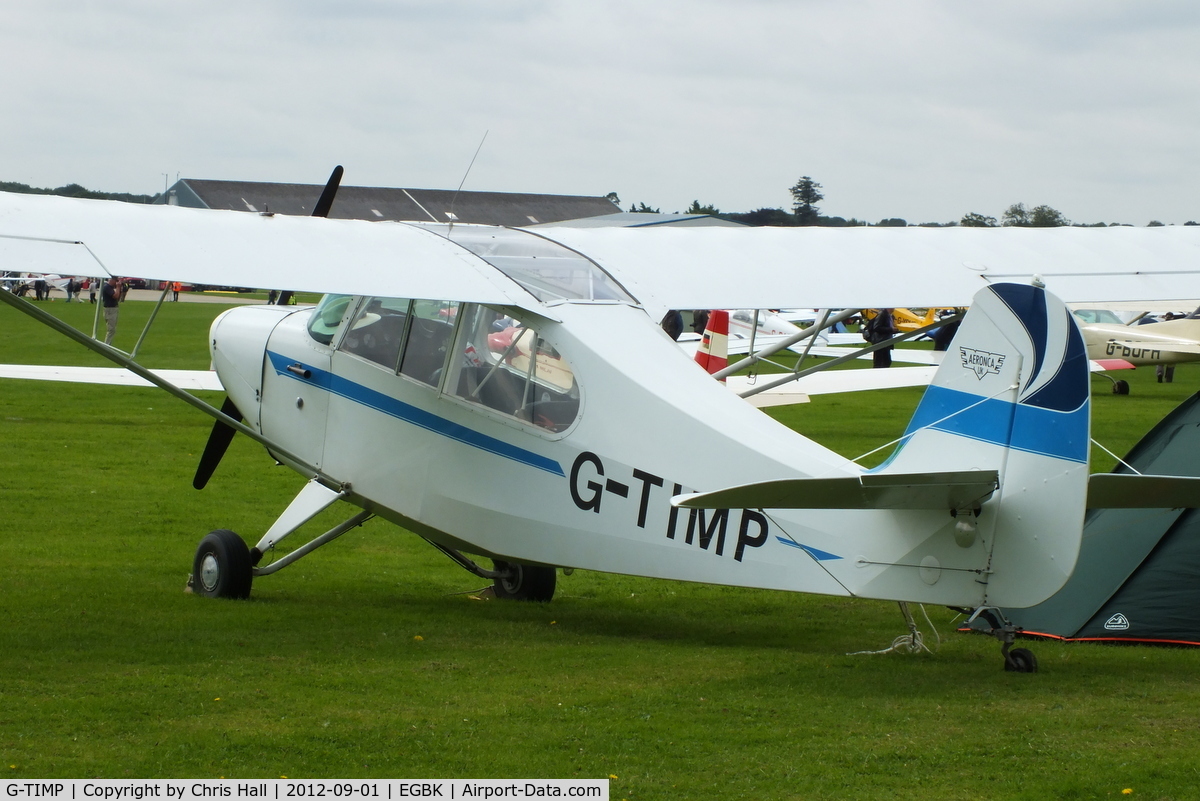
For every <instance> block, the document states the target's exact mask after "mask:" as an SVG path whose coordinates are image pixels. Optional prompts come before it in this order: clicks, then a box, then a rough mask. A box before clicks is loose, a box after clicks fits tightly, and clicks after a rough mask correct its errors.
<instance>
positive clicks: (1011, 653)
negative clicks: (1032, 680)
mask: <svg viewBox="0 0 1200 801" xmlns="http://www.w3.org/2000/svg"><path fill="white" fill-rule="evenodd" d="M967 627H968V628H969V629H971V630H972V631H978V632H980V633H981V634H988V635H991V636H992V637H995V638H996V639H997V640H999V641H1000V653H1001V655H1002V656H1003V657H1004V669H1005V670H1006V671H1009V672H1012V673H1037V669H1038V663H1037V657H1035V656H1034V655H1033V651H1030V650H1029V649H1028V648H1013V647H1012V646H1013V642H1015V641H1016V639H1017V627H1016V626H1014V625H1013V624H1012V623H1011V622H1010V621H1009V619H1008V618H1006V617H1005V616H1004V613H1003V612H1001V611H1000V610H999V609H997V608H996V607H994V606H981V607H979V608H978V609H976V610H975V611H974V612H973V613H972V614H971V617H970V618H968V619H967Z"/></svg>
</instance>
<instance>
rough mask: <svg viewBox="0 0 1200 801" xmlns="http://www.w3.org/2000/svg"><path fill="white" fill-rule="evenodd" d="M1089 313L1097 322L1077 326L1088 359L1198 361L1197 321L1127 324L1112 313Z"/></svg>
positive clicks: (1199, 327) (1199, 324) (1199, 332)
mask: <svg viewBox="0 0 1200 801" xmlns="http://www.w3.org/2000/svg"><path fill="white" fill-rule="evenodd" d="M1088 311H1090V312H1091V315H1090V316H1092V317H1094V318H1096V320H1097V321H1096V322H1081V323H1080V328H1081V329H1082V330H1083V341H1084V342H1085V343H1086V344H1087V349H1088V356H1089V358H1092V359H1098V360H1099V359H1121V360H1124V361H1127V362H1129V363H1130V364H1134V365H1145V364H1177V363H1179V362H1194V361H1200V319H1197V318H1195V317H1185V318H1181V319H1178V320H1161V321H1159V322H1154V323H1145V324H1144V325H1127V324H1125V323H1122V322H1120V320H1119V319H1117V317H1116V315H1114V314H1112V313H1111V312H1109V313H1108V317H1107V318H1100V317H1098V316H1097V315H1098V314H1099V312H1098V311H1097V310H1088ZM1076 316H1079V312H1077V313H1076ZM1110 318H1111V319H1110Z"/></svg>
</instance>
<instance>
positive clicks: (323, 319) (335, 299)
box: [308, 295, 354, 345]
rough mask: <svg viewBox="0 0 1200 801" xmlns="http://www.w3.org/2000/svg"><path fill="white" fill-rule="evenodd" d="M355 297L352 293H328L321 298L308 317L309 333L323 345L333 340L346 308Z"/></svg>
mask: <svg viewBox="0 0 1200 801" xmlns="http://www.w3.org/2000/svg"><path fill="white" fill-rule="evenodd" d="M353 299H354V298H353V297H352V296H351V295H326V296H325V297H323V298H321V302H320V303H318V304H317V308H315V309H313V313H312V316H311V317H309V318H308V335H309V336H311V337H312V338H313V339H315V340H316V341H317V342H320V343H321V344H322V345H328V344H329V343H331V342H333V337H334V335H335V334H336V333H337V330H338V328H339V327H340V326H341V324H342V318H343V317H345V316H346V308H347V307H348V306H349V305H350V301H352V300H353Z"/></svg>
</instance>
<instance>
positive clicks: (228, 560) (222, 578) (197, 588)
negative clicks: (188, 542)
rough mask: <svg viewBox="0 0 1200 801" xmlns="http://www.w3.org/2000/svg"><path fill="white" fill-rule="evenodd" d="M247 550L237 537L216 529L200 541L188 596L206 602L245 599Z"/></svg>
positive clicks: (247, 589)
mask: <svg viewBox="0 0 1200 801" xmlns="http://www.w3.org/2000/svg"><path fill="white" fill-rule="evenodd" d="M253 579H254V574H253V572H252V565H251V562H250V550H249V549H248V548H247V547H246V543H245V542H243V541H242V538H241V537H239V536H238V535H237V534H234V533H233V532H232V531H230V530H229V529H224V528H222V529H217V530H216V531H213V532H211V533H210V534H209V535H208V536H207V537H205V538H204V539H202V540H200V547H199V548H197V549H196V558H195V559H193V560H192V592H193V593H195V594H196V595H203V596H205V597H207V598H249V597H250V584H251V582H252V581H253Z"/></svg>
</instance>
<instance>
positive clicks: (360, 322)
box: [340, 298, 410, 371]
mask: <svg viewBox="0 0 1200 801" xmlns="http://www.w3.org/2000/svg"><path fill="white" fill-rule="evenodd" d="M409 305H410V302H409V301H408V300H407V299H401V298H371V299H370V300H368V301H367V302H365V303H363V304H362V308H361V309H359V311H358V314H357V315H355V317H354V321H353V322H351V323H350V328H349V329H348V330H347V331H346V335H345V336H344V337H342V344H341V346H340V347H341V349H342V350H343V351H345V352H346V353H353V354H354V355H355V356H361V357H362V358H364V359H368V360H370V361H373V362H375V363H376V364H378V365H381V366H383V367H386V368H387V369H389V370H392V371H395V370H396V368H397V367H398V365H399V362H400V344H401V343H402V342H403V341H404V328H405V325H406V324H407V322H408V307H409Z"/></svg>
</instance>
